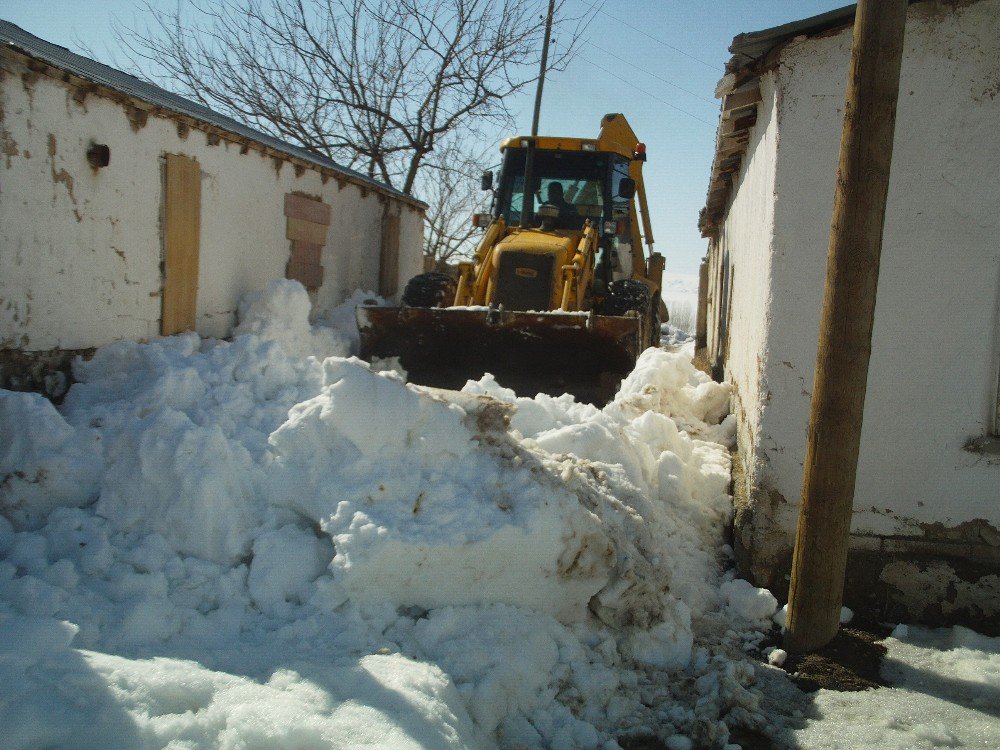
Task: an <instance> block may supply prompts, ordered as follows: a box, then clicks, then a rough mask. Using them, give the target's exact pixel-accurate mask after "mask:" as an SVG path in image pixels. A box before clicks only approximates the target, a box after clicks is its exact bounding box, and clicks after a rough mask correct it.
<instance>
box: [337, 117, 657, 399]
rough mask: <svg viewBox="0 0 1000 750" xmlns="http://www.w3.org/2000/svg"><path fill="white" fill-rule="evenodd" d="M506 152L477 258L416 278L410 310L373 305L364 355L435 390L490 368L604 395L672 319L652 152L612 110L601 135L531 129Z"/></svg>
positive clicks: (366, 318)
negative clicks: (652, 202)
mask: <svg viewBox="0 0 1000 750" xmlns="http://www.w3.org/2000/svg"><path fill="white" fill-rule="evenodd" d="M500 150H501V152H502V153H503V165H502V167H501V170H500V175H499V180H498V184H497V187H496V190H495V192H494V200H493V210H492V212H491V213H490V214H480V215H477V216H476V217H474V221H475V222H476V224H477V225H478V226H481V227H483V228H484V229H485V233H484V235H483V238H482V240H481V241H480V242H479V245H478V246H477V248H476V252H475V255H474V257H473V260H472V261H471V262H468V263H460V264H459V267H458V277H457V279H456V278H455V277H453V276H450V275H447V274H443V273H425V274H421V275H419V276H416V277H414V278H413V279H411V280H410V282H409V283H408V284H407V285H406V288H405V290H404V292H403V295H402V303H403V304H402V306H400V307H359V308H358V311H357V317H358V328H359V330H360V334H361V356H362V357H363V358H365V359H368V360H371V359H372V358H374V357H377V358H390V357H398V358H399V361H400V364H401V366H402V367H403V368H404V369H405V370H406V371H407V373H408V375H409V378H410V380H411V382H415V383H420V384H424V385H432V386H437V387H441V388H461V387H462V386H463V385H464V384H465V382H466V380H468V379H470V378H471V379H477V378H479V377H481V376H482V374H483V373H484V372H490V373H493V375H494V376H496V378H497V381H498V382H499V383H500V384H501V385H504V386H507V387H509V388H513V389H514V391H515V392H517V393H518V394H519V395H528V396H533V395H534V394H535V393H537V392H539V391H542V392H547V393H556V394H558V393H564V392H566V393H572V394H573V395H574V396H576V397H577V398H578V399H580V400H585V401H590V402H592V403H598V404H600V403H604V402H605V401H607V400H608V399H610V398H611V396H613V395H614V392H615V390H616V389H617V387H618V383H619V382H620V381H621V379H622V378H623V377H624V376H625V375H626V374H628V373H629V372H630V371H631V369H632V368H633V366H634V365H635V361H636V358H637V357H638V356H639V353H640V352H641V351H642V350H643V349H645V348H646V347H647V346H657V345H658V344H659V334H660V330H659V329H660V325H659V321H660V319H661V317H663V318H664V320H665V314H666V308H665V307H663V303H662V302H661V300H660V282H661V276H662V273H663V256H662V255H659V254H658V253H654V252H653V249H652V244H653V235H652V231H651V229H650V224H649V214H648V209H647V204H646V191H645V187H644V184H643V179H642V166H643V164H644V162H645V160H646V148H645V146H644V145H643V144H642V143H639V142H638V139H637V138H636V135H635V133H634V132H633V131H632V128H631V127H630V126H629V124H628V122H627V120H626V119H625V117H624V116H623V115H620V114H609V115H605V116H604V118H603V120H602V121H601V130H600V135H598V137H597V138H596V139H586V138H555V137H542V136H539V137H534V138H532V137H526V136H517V137H514V138H509V139H507V140H505V141H504V142H503V143H502V144H501V145H500ZM525 186H527V189H526V188H525ZM483 189H484V190H490V189H493V174H492V173H491V172H487V173H486V174H484V175H483ZM636 203H638V206H636ZM640 220H641V230H640ZM643 240H644V242H643ZM643 244H645V245H646V247H647V248H648V250H647V251H645V252H644V250H643Z"/></svg>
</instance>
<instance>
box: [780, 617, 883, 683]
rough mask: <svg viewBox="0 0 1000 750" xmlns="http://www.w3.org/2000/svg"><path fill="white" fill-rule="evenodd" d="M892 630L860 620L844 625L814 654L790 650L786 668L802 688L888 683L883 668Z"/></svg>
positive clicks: (784, 666) (783, 666)
mask: <svg viewBox="0 0 1000 750" xmlns="http://www.w3.org/2000/svg"><path fill="white" fill-rule="evenodd" d="M887 635H889V632H888V631H887V630H886V629H885V628H882V627H880V626H878V625H874V626H871V625H868V626H866V625H865V624H861V623H859V624H858V625H856V626H855V627H849V628H846V627H845V628H841V629H840V632H839V633H837V636H836V638H834V639H833V640H832V641H831V642H830V643H828V644H827V645H826V646H824V647H823V648H821V649H820V650H819V651H816V652H814V653H811V654H789V655H788V659H787V660H786V661H785V663H784V664H783V665H782V668H783V669H784V670H785V671H786V672H788V674H789V676H790V677H791V678H792V681H793V682H795V684H796V685H797V686H798V688H799V689H800V690H803V691H805V692H807V693H812V692H815V691H816V690H819V689H821V688H822V689H824V690H840V691H858V690H870V689H871V688H878V687H885V685H886V682H885V681H884V680H883V679H882V678H881V676H880V674H879V672H880V670H881V669H882V658H883V657H884V656H885V653H886V648H885V646H883V645H882V643H881V641H882V639H884V638H885V637H886V636H887Z"/></svg>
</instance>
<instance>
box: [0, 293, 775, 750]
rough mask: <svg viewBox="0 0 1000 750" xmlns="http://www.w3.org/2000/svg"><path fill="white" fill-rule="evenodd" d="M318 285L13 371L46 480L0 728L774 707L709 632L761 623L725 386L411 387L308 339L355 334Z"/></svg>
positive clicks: (20, 453)
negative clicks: (747, 558) (739, 547)
mask: <svg viewBox="0 0 1000 750" xmlns="http://www.w3.org/2000/svg"><path fill="white" fill-rule="evenodd" d="M302 294H303V292H301V289H300V288H299V287H296V286H295V285H292V284H285V283H278V284H274V285H272V286H270V287H268V289H267V290H265V292H264V293H262V294H261V295H259V296H257V297H256V298H254V299H251V300H249V301H248V302H247V303H246V304H245V305H244V306H243V307H242V313H241V314H242V317H241V326H242V328H241V329H240V331H239V332H238V333H237V335H236V336H235V337H234V338H233V340H232V341H211V340H209V341H201V340H200V339H199V338H198V337H197V336H195V335H193V334H185V335H180V336H174V337H170V338H164V339H160V340H157V341H154V342H152V343H149V344H136V343H129V342H122V343H118V344H113V345H110V346H107V347H103V348H102V349H100V350H99V351H98V352H97V353H96V354H95V356H94V357H93V358H92V359H91V360H89V361H87V362H77V363H76V365H75V368H74V373H75V376H76V378H77V381H78V382H77V383H76V384H74V385H73V387H72V388H71V390H70V392H69V393H68V395H67V397H66V400H65V401H64V403H63V404H62V406H61V407H60V408H59V409H58V410H57V409H55V408H54V407H52V406H51V405H50V404H49V403H48V402H45V401H42V400H41V399H39V398H37V397H31V396H22V395H17V394H7V393H4V394H3V397H2V399H3V401H2V403H3V404H4V405H3V406H0V431H2V434H12V435H17V439H16V440H15V441H13V443H12V447H9V446H7V445H5V446H4V448H3V450H4V452H3V453H2V454H0V456H2V458H3V461H4V463H3V471H4V472H5V473H6V476H8V477H14V479H16V480H22V479H25V478H31V477H34V476H39V475H40V473H41V472H42V470H45V473H46V474H49V475H51V476H52V478H53V479H54V480H55V481H54V483H53V484H52V485H51V487H50V488H47V489H45V491H35V489H33V488H32V487H29V486H27V484H31V483H30V482H28V483H27V484H18V482H15V481H8V482H7V483H6V485H5V487H12V488H14V491H15V493H16V494H11V495H4V496H3V497H4V504H3V506H2V508H3V510H2V512H3V517H2V518H0V629H6V630H4V632H5V633H9V634H10V635H11V640H10V643H15V644H16V643H20V644H21V645H20V646H17V647H16V650H18V651H19V652H21V657H23V658H20V660H19V659H18V658H15V656H14V655H13V654H12V653H11V649H7V650H6V651H4V652H3V653H2V654H0V680H3V684H8V685H11V684H17V685H19V686H22V685H23V686H25V687H24V689H23V690H20V689H19V696H20V697H18V699H17V701H14V702H9V701H8V702H4V701H0V725H3V726H4V727H9V728H10V729H11V731H10V733H9V735H6V736H5V741H6V737H7V736H9V737H14V738H16V741H14V744H13V745H12V746H13V747H30V746H35V745H36V744H38V743H39V742H40V743H41V744H50V745H51V744H55V745H58V744H59V743H60V742H62V741H63V740H62V739H61V738H64V737H66V736H79V737H85V738H88V739H89V738H94V742H93V743H92V744H94V745H95V746H97V745H100V746H107V747H115V746H130V747H164V746H167V745H169V744H170V743H171V742H173V743H174V744H179V743H183V744H185V746H190V747H205V748H207V747H218V746H234V747H236V746H247V747H285V746H289V745H290V744H303V745H305V744H308V745H310V746H316V747H336V746H357V744H358V742H360V741H361V740H362V739H364V738H369V737H376V736H378V735H379V733H382V734H384V735H385V736H387V737H390V738H394V739H392V742H391V743H390V744H393V743H395V744H393V746H401V747H405V746H408V745H407V743H408V742H412V743H414V746H418V745H421V746H428V747H469V748H471V747H489V746H491V745H492V744H493V743H497V744H499V745H500V746H501V747H504V748H514V747H529V748H535V747H538V748H542V747H559V748H594V747H605V748H608V749H609V750H610V749H611V748H614V747H617V743H616V742H615V739H614V738H615V737H616V736H623V735H624V734H629V733H632V734H643V733H647V734H648V733H654V734H659V735H661V736H662V739H664V740H666V738H667V737H673V738H674V739H673V744H674V745H678V746H680V745H683V744H684V742H685V741H690V742H692V743H694V744H699V743H700V744H704V745H717V746H719V747H722V746H723V745H724V744H725V740H726V737H727V736H728V731H729V730H728V726H729V725H730V724H733V723H734V722H743V723H744V724H746V723H747V722H749V723H753V722H754V721H757V722H760V721H763V719H761V718H760V717H757V716H756V714H755V713H754V712H755V711H756V699H755V697H754V695H753V694H752V693H751V692H750V690H749V688H748V684H749V681H750V679H751V676H752V672H753V670H752V669H750V668H745V667H744V666H739V665H737V666H736V667H734V666H733V665H732V664H731V663H730V662H729V661H728V660H727V659H726V658H724V657H722V656H719V655H718V654H716V653H714V652H711V651H710V650H709V649H708V648H707V647H706V646H704V645H699V642H698V638H699V635H698V633H699V632H703V633H704V632H713V633H715V632H717V633H720V634H721V633H731V634H732V636H731V640H732V641H733V643H732V645H731V646H726V648H730V647H731V648H732V649H736V650H739V649H740V648H741V645H740V644H741V643H742V641H740V638H742V637H743V636H741V635H739V634H738V633H742V632H743V630H741V629H742V628H752V627H755V625H753V624H747V620H746V618H743V619H740V618H736V617H735V615H734V614H733V613H732V612H731V610H732V608H733V607H732V601H733V597H731V596H730V597H727V596H724V595H723V593H722V591H721V589H720V585H721V584H722V583H723V578H722V573H721V564H722V563H724V562H725V561H726V560H727V556H728V554H729V552H730V551H729V550H728V548H726V547H725V545H724V543H723V540H722V529H723V527H724V525H725V523H726V522H727V520H728V518H729V514H730V512H731V502H730V499H729V496H728V494H727V487H728V482H729V454H728V451H727V449H726V447H725V445H723V444H720V442H718V441H719V440H721V441H729V440H731V437H732V429H731V423H730V422H729V421H726V420H723V421H722V422H721V423H718V420H719V418H721V417H722V415H723V411H724V408H723V405H724V403H725V401H726V399H727V398H728V390H727V389H726V387H725V386H722V385H719V384H714V383H711V381H708V380H707V379H706V378H705V377H704V376H703V375H701V374H700V373H698V372H697V371H696V370H694V368H692V367H691V365H690V362H689V361H687V360H686V359H685V358H684V357H683V356H673V355H668V354H666V353H664V352H659V351H657V350H650V351H648V352H646V353H645V354H643V356H642V358H641V359H640V363H639V367H638V368H637V371H636V373H634V374H633V376H632V377H630V378H629V380H627V381H626V384H625V385H626V387H625V388H623V392H622V394H620V395H619V397H618V398H616V399H615V400H614V401H613V402H612V403H610V404H608V405H607V406H606V407H605V408H604V409H597V408H595V407H593V406H590V405H586V404H579V403H576V402H575V401H574V400H573V399H572V398H571V397H569V396H562V397H558V398H553V397H550V396H542V395H539V396H536V397H535V398H531V399H528V398H519V397H517V396H516V395H515V394H513V393H512V392H509V391H504V390H503V389H500V388H499V387H497V386H496V384H495V382H494V381H493V380H492V378H490V377H486V378H484V379H483V380H482V381H480V382H479V383H474V384H470V385H469V386H468V387H467V389H466V392H463V393H455V392H441V391H435V390H434V389H428V388H421V387H418V386H413V385H410V384H407V383H405V382H404V381H403V380H402V379H401V378H400V377H398V376H397V375H395V374H393V373H390V372H375V371H373V369H372V368H370V367H369V366H368V365H366V364H365V363H363V362H361V361H359V360H356V359H351V358H345V357H343V356H335V357H327V358H325V359H320V358H319V357H318V356H316V355H322V354H323V352H321V351H320V350H321V349H322V348H323V347H325V346H326V344H327V343H329V342H331V341H335V340H337V337H338V336H339V337H344V336H345V335H344V334H341V333H338V332H335V331H334V332H331V333H329V334H328V332H324V331H322V330H319V329H321V328H322V326H321V325H310V323H309V321H308V307H307V306H306V305H305V304H303V297H302ZM362 297H364V298H366V296H365V295H359V299H360V298H362ZM345 317H346V316H345ZM348 338H349V337H348ZM323 342H326V343H323ZM341 351H343V353H345V354H346V350H341ZM11 399H12V400H11ZM743 593H744V594H747V596H746V597H745V598H746V600H747V601H753V600H755V599H757V598H759V597H758V596H756V595H755V594H753V592H743ZM738 606H739V605H738ZM747 606H749V605H747ZM738 622H739V623H740V624H737V623H738ZM62 623H68V624H62ZM733 628H735V630H733ZM727 637H729V636H727ZM17 638H20V640H17ZM7 642H8V641H7V640H6V638H5V639H4V641H3V643H7ZM41 643H46V644H48V646H47V647H45V648H42V647H39V646H38V644H41ZM31 644H35V646H32V645H31ZM0 648H2V645H0ZM12 648H13V647H12ZM33 649H34V650H33ZM53 684H64V685H71V686H75V687H74V688H73V689H72V690H71V691H70V693H66V692H64V691H63V692H60V691H55V692H53V691H51V690H49V687H48V686H51V685H53ZM81 686H82V687H81ZM76 693H79V695H77V694H76ZM397 694H399V695H402V696H403V697H404V698H405V701H403V702H402V703H401V702H400V701H398V700H396V698H395V697H393V696H395V695H397ZM456 696H457V697H456ZM404 703H405V705H404ZM734 707H738V708H739V710H740V711H742V712H743V713H740V711H735V710H734ZM45 712H49V713H48V714H47V715H50V716H52V717H57V718H58V721H56V720H52V721H49V722H48V723H47V724H45V723H43V722H39V720H38V717H39V716H41V715H42V714H43V713H45ZM98 712H99V713H100V716H101V719H100V720H99V721H91V722H90V723H89V724H88V723H87V721H86V719H85V717H86V716H88V715H96V714H97V713H98ZM255 717H257V718H255ZM288 717H299V718H296V719H294V720H292V719H290V718H288ZM421 717H422V718H421ZM754 717H756V718H754ZM727 722H728V723H727ZM85 724H86V726H85ZM42 726H51V727H53V728H52V729H51V730H46V731H51V732H52V734H49V735H45V736H41V735H40V734H39V732H40V731H41V730H40V729H38V727H42ZM33 727H35V728H33ZM394 727H395V728H398V729H399V732H397V733H394V732H395V731H396V730H395V729H394ZM64 730H65V731H64ZM67 732H68V733H69V734H67ZM74 732H76V733H77V734H73V733H74ZM136 732H137V733H138V734H135V733H136ZM130 733H132V734H130ZM406 737H409V738H410V739H406ZM121 738H124V739H121ZM116 743H118V744H117V745H116Z"/></svg>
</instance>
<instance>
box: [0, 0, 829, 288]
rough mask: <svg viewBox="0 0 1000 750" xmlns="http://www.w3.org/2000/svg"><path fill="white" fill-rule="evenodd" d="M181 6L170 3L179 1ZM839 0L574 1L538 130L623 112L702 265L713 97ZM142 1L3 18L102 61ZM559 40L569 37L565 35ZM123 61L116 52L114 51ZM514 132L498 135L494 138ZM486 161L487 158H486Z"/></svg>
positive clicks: (581, 132)
mask: <svg viewBox="0 0 1000 750" xmlns="http://www.w3.org/2000/svg"><path fill="white" fill-rule="evenodd" d="M172 4H173V3H172V2H171V5H172ZM844 4H845V3H844V2H843V0H716V1H701V2H698V1H696V0H604V2H603V4H602V3H601V2H600V0H598V2H596V3H595V2H594V0H568V6H569V9H570V10H571V11H574V12H582V11H585V10H587V9H589V8H592V7H595V6H596V7H597V8H600V9H601V10H600V11H599V12H598V13H597V15H596V16H595V18H594V21H593V22H592V23H591V25H590V27H589V28H588V30H587V32H586V37H587V39H586V41H585V42H584V43H583V45H582V46H581V51H580V54H579V56H578V57H577V58H576V59H575V60H574V61H573V63H572V64H571V65H570V66H569V68H567V69H566V70H565V71H562V72H559V73H556V74H554V75H553V76H552V77H550V78H549V79H548V80H547V81H546V84H545V97H544V101H543V104H542V114H541V124H540V128H539V130H540V132H542V133H543V134H546V133H547V134H553V135H571V136H582V137H586V136H596V135H597V131H598V128H599V125H600V119H601V117H602V116H603V115H604V114H605V113H607V112H623V113H624V114H625V115H626V116H627V117H628V119H629V121H630V122H631V124H632V127H633V128H634V129H635V131H636V133H637V134H638V135H639V137H640V138H641V139H642V140H643V141H644V142H645V143H646V145H647V148H648V153H649V161H648V162H647V165H646V170H645V173H646V180H647V192H648V194H649V204H650V214H651V216H652V219H653V234H654V237H655V239H656V245H655V247H656V249H657V250H658V251H659V252H661V253H663V254H664V255H665V256H666V258H667V270H668V271H673V272H675V273H688V274H692V273H697V270H698V263H699V261H700V260H701V258H702V257H703V256H704V254H705V250H706V241H705V240H703V239H701V237H700V235H699V232H698V229H697V221H698V211H699V209H700V208H701V207H702V206H703V205H704V201H705V191H706V187H707V185H708V177H709V169H710V167H711V161H712V151H713V148H714V144H715V128H716V124H717V121H718V115H719V110H718V102H717V101H716V100H715V99H714V97H713V93H714V89H715V84H716V83H717V82H718V80H719V78H721V77H722V73H723V66H724V65H725V63H726V61H727V60H728V59H729V52H728V47H729V44H730V42H731V41H732V39H733V37H734V36H735V35H736V34H738V33H741V32H745V31H756V30H759V29H765V28H768V27H771V26H777V25H779V24H782V23H787V22H788V21H794V20H797V19H800V18H806V17H808V16H812V15H815V14H817V13H823V12H825V11H828V10H833V9H834V8H838V7H842V6H843V5H844ZM142 16H143V3H142V2H141V0H106V1H103V2H102V1H100V0H92V1H91V2H86V3H81V2H79V0H76V1H75V2H74V1H70V0H0V17H2V18H4V19H5V20H8V21H12V22H13V23H16V24H18V25H19V26H21V27H22V28H24V29H25V30H27V31H30V32H31V33H33V34H35V35H37V36H40V37H42V38H43V39H46V40H48V41H50V42H54V43H55V44H60V45H62V46H65V47H69V48H70V49H72V50H74V51H77V52H80V51H81V49H80V43H81V42H82V43H83V44H85V45H86V46H88V47H90V48H91V49H93V50H94V52H95V53H96V54H98V56H102V55H104V54H105V52H107V57H104V59H103V60H102V61H103V62H110V61H111V60H112V59H113V58H114V57H115V56H116V54H115V53H116V47H115V46H114V40H113V38H112V36H111V33H110V25H111V21H112V19H113V18H114V17H118V18H119V19H120V20H122V21H125V22H127V23H131V22H132V21H133V19H134V20H136V21H138V22H139V23H140V24H141V20H142ZM555 44H556V45H559V44H561V41H560V40H559V38H558V37H557V38H556V39H555ZM117 57H118V58H119V59H122V56H121V55H120V53H119V54H118V55H117ZM512 104H513V108H514V109H515V111H516V112H517V121H518V130H519V131H520V132H528V131H529V130H530V128H531V110H532V107H533V105H534V92H533V91H531V92H529V93H526V94H525V95H523V96H522V97H520V99H518V100H517V101H515V102H513V103H512ZM508 135H514V134H513V133H497V138H496V140H497V142H498V143H499V141H500V140H501V139H502V138H503V137H506V136H508ZM485 166H489V165H484V167H485Z"/></svg>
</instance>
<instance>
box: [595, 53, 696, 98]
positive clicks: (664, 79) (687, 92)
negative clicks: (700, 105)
mask: <svg viewBox="0 0 1000 750" xmlns="http://www.w3.org/2000/svg"><path fill="white" fill-rule="evenodd" d="M588 44H589V45H590V46H591V47H593V48H594V49H596V50H598V51H600V52H603V53H604V54H605V55H608V56H609V57H613V58H615V59H616V60H618V61H620V62H623V63H625V64H626V65H631V66H632V67H633V68H635V69H636V70H638V71H641V72H643V73H645V74H647V75H651V76H653V78H656V79H657V80H659V81H662V82H663V83H665V84H667V85H668V86H673V87H674V88H675V89H677V90H678V91H683V92H684V93H685V94H690V95H691V96H693V97H694V98H695V99H701V101H703V102H707V103H708V104H711V105H713V106H714V105H715V101H714V100H713V99H708V98H706V97H704V96H702V95H701V94H697V93H695V92H694V91H691V90H689V89H686V88H684V87H683V86H678V85H677V84H676V83H674V82H673V81H670V80H668V79H666V78H664V77H663V76H660V75H657V74H656V73H654V72H653V71H651V70H647V69H646V68H642V67H640V66H638V65H636V64H635V63H634V62H632V61H631V60H626V59H625V58H624V57H619V56H618V55H616V54H615V53H614V52H610V51H608V50H606V49H604V48H603V47H600V46H598V45H596V44H594V43H593V42H588Z"/></svg>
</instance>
